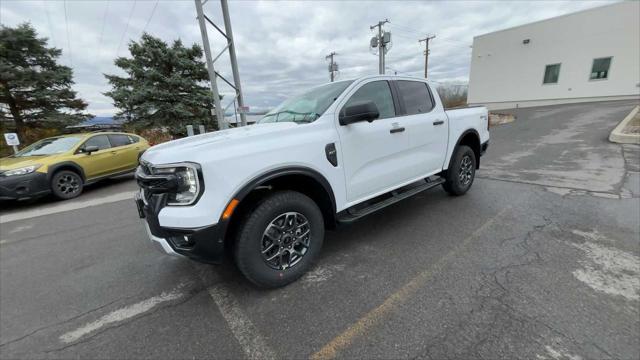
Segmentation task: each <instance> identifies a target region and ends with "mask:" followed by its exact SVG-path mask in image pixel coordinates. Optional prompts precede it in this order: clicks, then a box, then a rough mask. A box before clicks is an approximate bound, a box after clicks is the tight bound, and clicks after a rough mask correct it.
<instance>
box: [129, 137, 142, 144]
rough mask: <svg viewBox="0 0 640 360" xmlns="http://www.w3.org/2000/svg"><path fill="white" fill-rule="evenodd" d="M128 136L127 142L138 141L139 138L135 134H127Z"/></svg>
mask: <svg viewBox="0 0 640 360" xmlns="http://www.w3.org/2000/svg"><path fill="white" fill-rule="evenodd" d="M128 137H129V142H130V143H131V144H134V143H137V142H138V141H140V138H139V137H137V136H133V135H128Z"/></svg>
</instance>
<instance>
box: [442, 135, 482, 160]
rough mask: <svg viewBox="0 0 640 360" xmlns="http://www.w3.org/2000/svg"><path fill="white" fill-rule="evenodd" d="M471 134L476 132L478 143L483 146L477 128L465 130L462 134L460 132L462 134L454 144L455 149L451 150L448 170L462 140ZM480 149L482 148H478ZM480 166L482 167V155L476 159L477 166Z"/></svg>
mask: <svg viewBox="0 0 640 360" xmlns="http://www.w3.org/2000/svg"><path fill="white" fill-rule="evenodd" d="M469 134H474V135H475V136H476V138H477V139H478V144H479V145H480V146H482V144H481V143H480V134H478V132H477V131H476V129H467V130H465V131H464V132H463V133H462V134H460V136H459V137H458V140H457V141H456V146H454V147H453V151H451V156H449V161H448V162H447V170H449V167H451V161H453V154H454V153H455V152H456V149H457V148H458V146H460V142H462V139H464V137H465V136H467V135H469ZM478 150H479V151H480V150H481V149H478ZM478 167H480V157H477V159H476V168H478Z"/></svg>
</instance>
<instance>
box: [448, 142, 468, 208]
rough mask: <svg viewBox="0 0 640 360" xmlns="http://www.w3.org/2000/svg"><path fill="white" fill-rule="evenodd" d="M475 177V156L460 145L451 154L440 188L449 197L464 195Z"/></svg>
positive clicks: (464, 146) (466, 147)
mask: <svg viewBox="0 0 640 360" xmlns="http://www.w3.org/2000/svg"><path fill="white" fill-rule="evenodd" d="M475 175H476V154H475V153H474V152H473V150H471V148H470V147H468V146H466V145H460V146H458V148H457V149H456V152H455V153H454V154H453V160H452V161H451V164H450V166H449V169H448V170H447V172H446V174H445V176H444V178H445V183H444V184H442V187H443V188H444V190H445V191H446V192H448V193H449V194H451V195H455V196H459V195H464V193H466V192H467V191H468V190H469V188H471V185H472V184H473V179H474V178H475Z"/></svg>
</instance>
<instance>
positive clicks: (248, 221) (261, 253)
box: [136, 75, 489, 287]
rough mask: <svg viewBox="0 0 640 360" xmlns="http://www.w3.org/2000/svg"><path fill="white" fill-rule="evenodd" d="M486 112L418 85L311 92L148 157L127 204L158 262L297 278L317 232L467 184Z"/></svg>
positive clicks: (390, 81)
mask: <svg viewBox="0 0 640 360" xmlns="http://www.w3.org/2000/svg"><path fill="white" fill-rule="evenodd" d="M488 145H489V126H488V115H487V109H486V108H483V107H474V108H466V109H459V110H450V111H445V110H444V108H443V105H442V102H441V101H440V98H439V96H438V93H437V92H436V91H435V90H434V88H433V87H432V86H431V85H430V84H429V83H428V82H427V81H425V80H422V79H416V78H410V77H399V76H384V75H381V76H368V77H364V78H360V79H357V80H348V81H339V82H333V83H329V84H325V85H322V86H318V87H315V88H312V89H311V90H308V91H306V92H304V93H301V94H299V95H297V96H294V97H292V98H291V99H289V100H287V101H285V102H284V103H282V104H281V105H280V106H278V107H277V108H276V109H274V110H273V111H271V112H270V113H268V114H267V115H265V116H264V118H262V119H261V120H260V121H259V122H258V123H257V124H255V125H252V126H246V127H240V128H234V129H228V130H224V131H217V132H213V133H208V134H203V135H198V136H193V137H188V138H184V139H180V140H175V141H170V142H167V143H164V144H161V145H157V146H154V147H152V148H150V149H149V150H147V151H146V152H145V153H144V155H143V156H142V158H141V162H140V163H141V165H140V166H139V168H138V170H137V171H136V178H137V181H138V184H139V186H140V188H141V189H140V192H139V193H138V194H136V204H137V207H138V210H139V214H140V217H142V218H144V220H145V225H146V229H147V233H148V235H149V237H150V239H151V240H152V242H153V243H155V244H156V245H158V246H159V247H160V248H161V249H162V250H163V251H164V252H166V253H168V254H171V255H177V256H184V257H187V258H191V259H193V260H196V261H200V262H206V263H220V262H221V261H222V259H223V257H224V255H225V253H226V251H225V249H226V250H229V254H230V255H231V256H233V258H234V259H235V262H236V264H237V266H238V268H239V269H240V271H241V272H242V273H243V274H244V275H245V276H246V277H247V278H248V279H249V280H250V281H251V282H253V283H255V284H256V285H259V286H262V287H278V286H284V285H286V284H288V283H290V282H292V281H294V280H296V279H297V278H299V277H300V276H302V275H303V274H304V273H305V272H306V271H307V270H308V269H309V268H310V266H311V265H312V263H313V261H314V259H315V258H316V257H317V256H318V253H319V252H320V249H321V247H322V242H323V238H324V233H325V229H333V228H335V227H336V225H338V224H341V223H349V222H352V221H354V220H356V219H358V218H360V217H362V216H365V215H367V214H370V213H372V212H374V211H377V210H379V209H382V208H384V207H385V206H388V205H390V204H393V203H395V202H397V201H399V200H402V199H404V198H406V197H408V196H411V195H414V194H416V193H418V192H421V191H423V190H427V189H429V188H433V187H435V186H437V185H442V186H443V188H444V190H446V191H447V192H448V193H450V194H452V195H462V194H464V193H465V192H466V191H467V190H469V188H470V187H471V184H472V183H473V179H474V175H475V170H476V169H477V168H478V167H479V166H480V156H481V155H482V154H483V153H484V152H485V150H486V149H487V147H488Z"/></svg>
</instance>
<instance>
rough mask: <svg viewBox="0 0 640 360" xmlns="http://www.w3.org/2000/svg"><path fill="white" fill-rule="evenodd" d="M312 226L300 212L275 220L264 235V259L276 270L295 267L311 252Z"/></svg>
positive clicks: (284, 215) (286, 214)
mask: <svg viewBox="0 0 640 360" xmlns="http://www.w3.org/2000/svg"><path fill="white" fill-rule="evenodd" d="M310 234H311V226H310V224H309V220H307V218H306V217H305V216H304V215H302V214H300V213H298V212H286V213H284V214H280V215H278V216H277V217H276V218H275V219H273V220H272V221H271V222H270V223H269V225H267V228H266V229H265V231H264V233H263V234H262V241H261V243H262V250H261V253H262V259H263V260H264V261H265V263H266V264H267V265H268V266H269V267H271V268H272V269H276V270H285V269H288V268H291V267H293V266H295V265H296V264H297V263H299V262H300V260H302V258H303V257H304V255H305V254H306V253H307V251H308V250H309V243H310Z"/></svg>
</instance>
